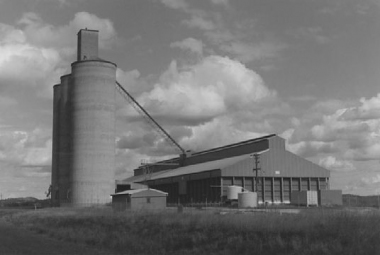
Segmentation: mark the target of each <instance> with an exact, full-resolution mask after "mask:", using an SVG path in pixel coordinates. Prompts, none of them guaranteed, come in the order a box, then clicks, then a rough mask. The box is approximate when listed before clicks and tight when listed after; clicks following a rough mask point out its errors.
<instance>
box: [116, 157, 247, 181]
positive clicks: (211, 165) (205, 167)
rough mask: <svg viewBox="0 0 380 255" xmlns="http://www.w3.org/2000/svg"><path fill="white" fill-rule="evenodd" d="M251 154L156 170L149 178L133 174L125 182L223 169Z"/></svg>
mask: <svg viewBox="0 0 380 255" xmlns="http://www.w3.org/2000/svg"><path fill="white" fill-rule="evenodd" d="M251 155H252V153H250V154H244V155H240V156H236V157H230V158H224V159H220V160H214V161H208V162H204V163H200V164H195V165H189V166H184V167H179V168H176V169H171V170H167V171H161V172H156V173H153V174H151V176H150V178H149V177H148V178H147V177H146V176H144V175H139V176H132V177H130V178H128V179H125V180H124V182H142V181H144V180H145V179H146V180H147V181H149V180H157V179H163V178H170V177H174V176H180V175H186V174H195V173H200V172H204V171H210V170H218V169H223V168H226V167H228V166H231V165H233V164H236V163H237V162H239V161H242V160H244V159H248V158H250V156H251Z"/></svg>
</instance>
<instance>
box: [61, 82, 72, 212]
mask: <svg viewBox="0 0 380 255" xmlns="http://www.w3.org/2000/svg"><path fill="white" fill-rule="evenodd" d="M69 90H70V74H67V75H63V76H61V100H60V104H59V141H58V147H59V181H58V184H59V200H60V205H64V204H67V203H69V202H70V201H69V198H68V193H69V192H70V137H71V135H70V95H69V94H70V93H69Z"/></svg>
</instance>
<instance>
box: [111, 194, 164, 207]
mask: <svg viewBox="0 0 380 255" xmlns="http://www.w3.org/2000/svg"><path fill="white" fill-rule="evenodd" d="M111 196H112V207H113V209H114V210H116V211H124V210H126V209H133V210H136V209H137V210H141V209H164V208H165V207H166V198H167V196H168V193H166V192H163V191H160V190H157V189H136V190H126V191H122V192H119V193H116V194H112V195H111Z"/></svg>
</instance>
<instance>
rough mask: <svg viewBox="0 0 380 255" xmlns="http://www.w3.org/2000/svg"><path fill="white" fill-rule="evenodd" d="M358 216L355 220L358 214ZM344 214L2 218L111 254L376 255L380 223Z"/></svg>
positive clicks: (102, 213) (56, 212) (87, 213)
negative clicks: (99, 248)
mask: <svg viewBox="0 0 380 255" xmlns="http://www.w3.org/2000/svg"><path fill="white" fill-rule="evenodd" d="M359 212H362V213H359ZM376 212H377V213H373V212H363V211H358V212H352V211H351V212H350V211H345V210H339V211H336V210H319V209H314V210H304V212H302V213H300V214H282V215H280V214H277V213H229V214H220V213H217V212H215V211H212V210H210V211H203V210H202V211H201V210H193V211H191V213H190V212H185V213H182V214H178V213H176V211H175V210H168V211H161V212H141V211H140V212H124V213H113V212H112V210H111V209H110V208H103V209H101V208H91V209H89V208H87V209H62V208H60V209H44V210H36V211H27V212H23V213H16V214H9V215H8V216H6V217H7V219H8V220H9V221H11V222H13V223H14V224H17V225H20V226H22V227H26V228H29V229H31V230H33V231H36V232H38V233H44V234H47V235H50V236H52V237H54V238H57V239H62V240H67V241H70V242H80V243H86V244H89V245H94V246H98V247H101V248H106V249H109V251H110V253H111V252H112V254H302V255H306V254H318V255H321V254H366V255H367V254H380V242H379V240H380V215H379V213H378V211H376Z"/></svg>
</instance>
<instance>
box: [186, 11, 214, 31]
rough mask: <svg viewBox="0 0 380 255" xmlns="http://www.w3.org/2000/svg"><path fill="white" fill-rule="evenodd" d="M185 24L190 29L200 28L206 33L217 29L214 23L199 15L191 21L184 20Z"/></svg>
mask: <svg viewBox="0 0 380 255" xmlns="http://www.w3.org/2000/svg"><path fill="white" fill-rule="evenodd" d="M183 23H184V24H186V25H187V26H188V27H190V28H199V29H201V30H205V31H210V30H213V29H215V28H216V27H215V24H214V22H212V21H211V20H207V19H205V18H204V17H202V16H198V15H193V16H192V17H191V18H190V19H186V20H184V21H183Z"/></svg>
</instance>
